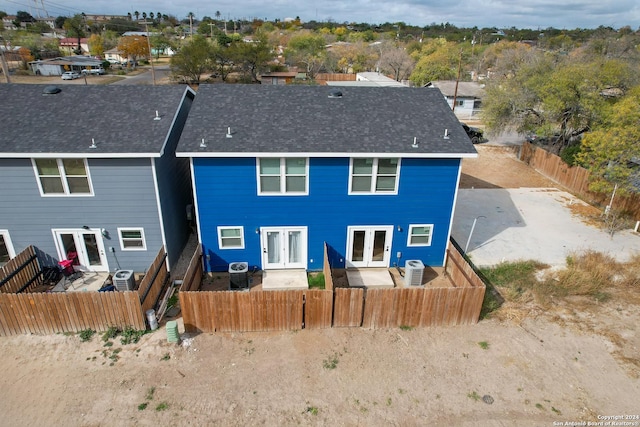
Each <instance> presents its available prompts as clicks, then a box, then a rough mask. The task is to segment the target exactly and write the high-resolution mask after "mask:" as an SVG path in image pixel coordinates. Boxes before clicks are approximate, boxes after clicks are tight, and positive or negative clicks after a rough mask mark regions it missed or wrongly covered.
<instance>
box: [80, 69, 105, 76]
mask: <svg viewBox="0 0 640 427" xmlns="http://www.w3.org/2000/svg"><path fill="white" fill-rule="evenodd" d="M82 74H100V75H102V74H104V68H102V67H98V68H85V69H84V70H82Z"/></svg>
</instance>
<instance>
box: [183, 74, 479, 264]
mask: <svg viewBox="0 0 640 427" xmlns="http://www.w3.org/2000/svg"><path fill="white" fill-rule="evenodd" d="M340 91H341V92H339V91H338V90H337V88H328V87H325V86H280V87H274V86H270V85H267V86H263V85H200V87H199V89H198V95H197V97H196V100H195V102H194V105H193V108H192V109H191V111H190V113H189V118H188V119H187V123H186V125H185V129H184V131H183V133H182V137H181V139H180V143H179V145H178V149H177V151H176V155H177V156H178V157H186V158H190V161H191V170H192V180H193V191H194V197H195V207H196V213H197V215H196V217H197V227H198V236H199V239H200V242H201V243H202V246H203V254H204V257H205V265H206V270H207V271H227V269H228V265H229V263H231V262H236V261H240V262H242V261H244V262H248V263H249V265H250V266H251V267H252V268H259V269H264V270H269V269H307V270H321V269H322V267H323V254H324V243H325V242H326V243H327V245H328V246H329V251H328V256H329V262H330V264H331V266H332V267H335V268H344V267H345V266H346V267H360V268H363V267H391V266H394V265H399V266H404V261H405V260H407V259H420V260H422V261H423V262H424V263H425V264H426V265H429V266H442V265H443V264H444V261H445V251H446V247H447V245H448V243H449V236H450V232H451V221H452V218H453V209H454V206H455V200H456V194H457V188H458V181H459V177H460V170H461V169H460V168H461V161H462V158H465V157H476V156H477V153H476V151H475V149H474V147H473V145H472V144H471V142H470V141H469V138H468V137H467V136H466V134H465V132H464V130H463V129H462V127H461V126H460V123H459V122H458V120H457V119H456V117H455V115H454V114H453V113H452V112H451V109H450V108H448V106H447V104H446V102H445V100H444V99H443V97H442V94H441V93H440V92H439V91H437V90H425V89H423V88H404V89H397V88H370V87H351V88H340ZM339 93H341V96H340V95H338V94H339Z"/></svg>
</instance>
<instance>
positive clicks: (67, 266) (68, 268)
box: [58, 259, 74, 276]
mask: <svg viewBox="0 0 640 427" xmlns="http://www.w3.org/2000/svg"><path fill="white" fill-rule="evenodd" d="M58 265H59V266H60V267H61V268H62V273H63V274H64V275H65V276H68V275H70V274H73V272H74V270H73V261H72V260H69V259H63V260H62V261H60V262H58Z"/></svg>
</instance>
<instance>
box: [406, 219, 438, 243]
mask: <svg viewBox="0 0 640 427" xmlns="http://www.w3.org/2000/svg"><path fill="white" fill-rule="evenodd" d="M432 234H433V224H414V225H409V240H408V241H407V246H431V235H432Z"/></svg>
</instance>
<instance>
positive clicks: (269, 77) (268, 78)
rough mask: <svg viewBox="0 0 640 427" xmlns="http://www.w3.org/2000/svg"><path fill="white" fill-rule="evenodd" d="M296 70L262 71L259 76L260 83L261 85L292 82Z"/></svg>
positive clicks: (296, 73)
mask: <svg viewBox="0 0 640 427" xmlns="http://www.w3.org/2000/svg"><path fill="white" fill-rule="evenodd" d="M297 75H298V72H297V71H274V72H272V73H264V74H262V75H261V76H260V83H262V84H263V85H288V84H290V83H292V82H293V81H294V80H295V79H296V76H297Z"/></svg>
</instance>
